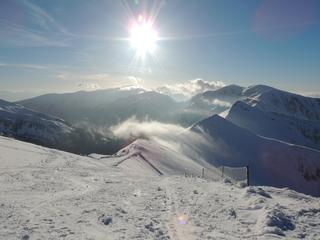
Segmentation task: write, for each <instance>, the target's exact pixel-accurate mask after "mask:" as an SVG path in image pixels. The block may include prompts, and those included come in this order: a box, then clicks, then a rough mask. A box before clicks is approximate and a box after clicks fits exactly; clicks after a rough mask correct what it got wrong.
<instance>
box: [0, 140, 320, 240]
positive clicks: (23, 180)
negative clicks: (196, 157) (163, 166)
mask: <svg viewBox="0 0 320 240" xmlns="http://www.w3.org/2000/svg"><path fill="white" fill-rule="evenodd" d="M12 148H15V149H12ZM27 152H28V154H31V155H26V154H27ZM118 160H119V159H117V158H107V159H100V160H99V159H93V158H89V157H81V156H77V155H73V154H69V153H64V152H60V151H56V150H51V149H46V148H42V147H37V146H35V145H32V144H26V143H22V142H18V141H13V140H8V139H6V138H0V163H1V167H0V186H1V194H0V239H1V240H2V239H3V240H11V239H23V240H28V239H52V240H53V239H88V240H89V239H90V240H93V239H104V240H105V239H157V240H165V239H178V240H181V239H184V240H193V239H196V240H198V239H301V238H305V239H320V228H319V226H320V203H319V198H314V197H310V196H307V195H304V194H300V193H297V192H295V191H292V190H289V189H278V188H272V187H249V188H248V187H247V188H240V187H237V186H236V185H234V184H231V183H223V182H218V181H215V182H214V181H206V180H203V179H199V178H185V177H183V176H167V175H164V176H157V174H156V173H155V175H154V176H149V175H148V176H139V175H135V174H134V173H130V172H129V173H128V172H126V171H124V170H123V169H121V168H120V167H115V166H113V165H114V163H115V162H117V161H118Z"/></svg>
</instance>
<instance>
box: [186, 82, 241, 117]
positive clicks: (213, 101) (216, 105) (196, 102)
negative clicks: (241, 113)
mask: <svg viewBox="0 0 320 240" xmlns="http://www.w3.org/2000/svg"><path fill="white" fill-rule="evenodd" d="M243 90H244V88H243V87H240V86H238V85H228V86H225V87H222V88H220V89H218V90H214V91H206V92H203V93H200V94H197V95H196V96H194V97H192V98H191V99H190V101H189V108H190V109H193V110H198V111H206V112H208V113H210V114H214V113H221V112H223V111H225V110H226V109H228V108H229V107H230V106H231V105H232V104H233V103H234V102H235V101H237V100H238V99H240V98H241V97H243V95H242V92H243Z"/></svg>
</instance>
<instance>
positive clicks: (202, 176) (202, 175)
mask: <svg viewBox="0 0 320 240" xmlns="http://www.w3.org/2000/svg"><path fill="white" fill-rule="evenodd" d="M201 178H204V168H202V174H201Z"/></svg>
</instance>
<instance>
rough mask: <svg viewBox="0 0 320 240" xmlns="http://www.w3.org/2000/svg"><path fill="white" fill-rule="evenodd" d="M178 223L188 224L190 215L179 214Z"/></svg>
mask: <svg viewBox="0 0 320 240" xmlns="http://www.w3.org/2000/svg"><path fill="white" fill-rule="evenodd" d="M178 223H179V224H181V225H186V224H188V217H187V216H186V215H179V216H178Z"/></svg>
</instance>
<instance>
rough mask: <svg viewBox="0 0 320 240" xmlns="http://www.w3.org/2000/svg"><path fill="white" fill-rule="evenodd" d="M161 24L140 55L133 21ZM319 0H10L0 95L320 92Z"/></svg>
mask: <svg viewBox="0 0 320 240" xmlns="http://www.w3.org/2000/svg"><path fill="white" fill-rule="evenodd" d="M139 15H143V16H145V17H152V18H153V19H155V21H154V28H155V29H156V30H157V32H158V35H159V41H157V43H156V44H157V49H156V51H155V52H154V53H153V54H148V55H147V56H146V57H145V58H144V59H143V60H142V59H134V56H135V49H133V48H132V47H131V45H130V42H129V41H128V39H127V38H128V36H129V23H130V22H131V21H132V20H133V19H134V18H137V17H138V16H139ZM319 42H320V1H317V0H314V1H313V0H265V1H263V0H245V1H241V2H240V1H237V0H201V1H199V0H194V1H191V0H190V1H188V0H164V1H143V0H132V1H130V0H128V1H120V0H119V1H114V0H91V1H87V0H68V1H65V0H46V1H45V0H1V2H0V89H1V90H9V91H45V92H60V91H76V90H80V89H83V88H85V89H86V88H87V89H94V88H108V87H114V86H121V85H127V84H138V85H142V86H145V87H147V88H154V87H157V86H163V85H169V86H171V85H177V84H180V85H183V84H185V83H188V81H190V80H192V79H199V78H200V79H204V80H205V81H208V82H211V81H212V82H215V81H222V82H224V83H225V84H231V83H235V84H239V85H243V86H247V85H252V84H266V85H271V86H274V87H279V88H282V89H288V90H291V91H297V92H302V93H309V92H315V93H318V92H320V84H319V80H320V79H319V78H320V46H319Z"/></svg>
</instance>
